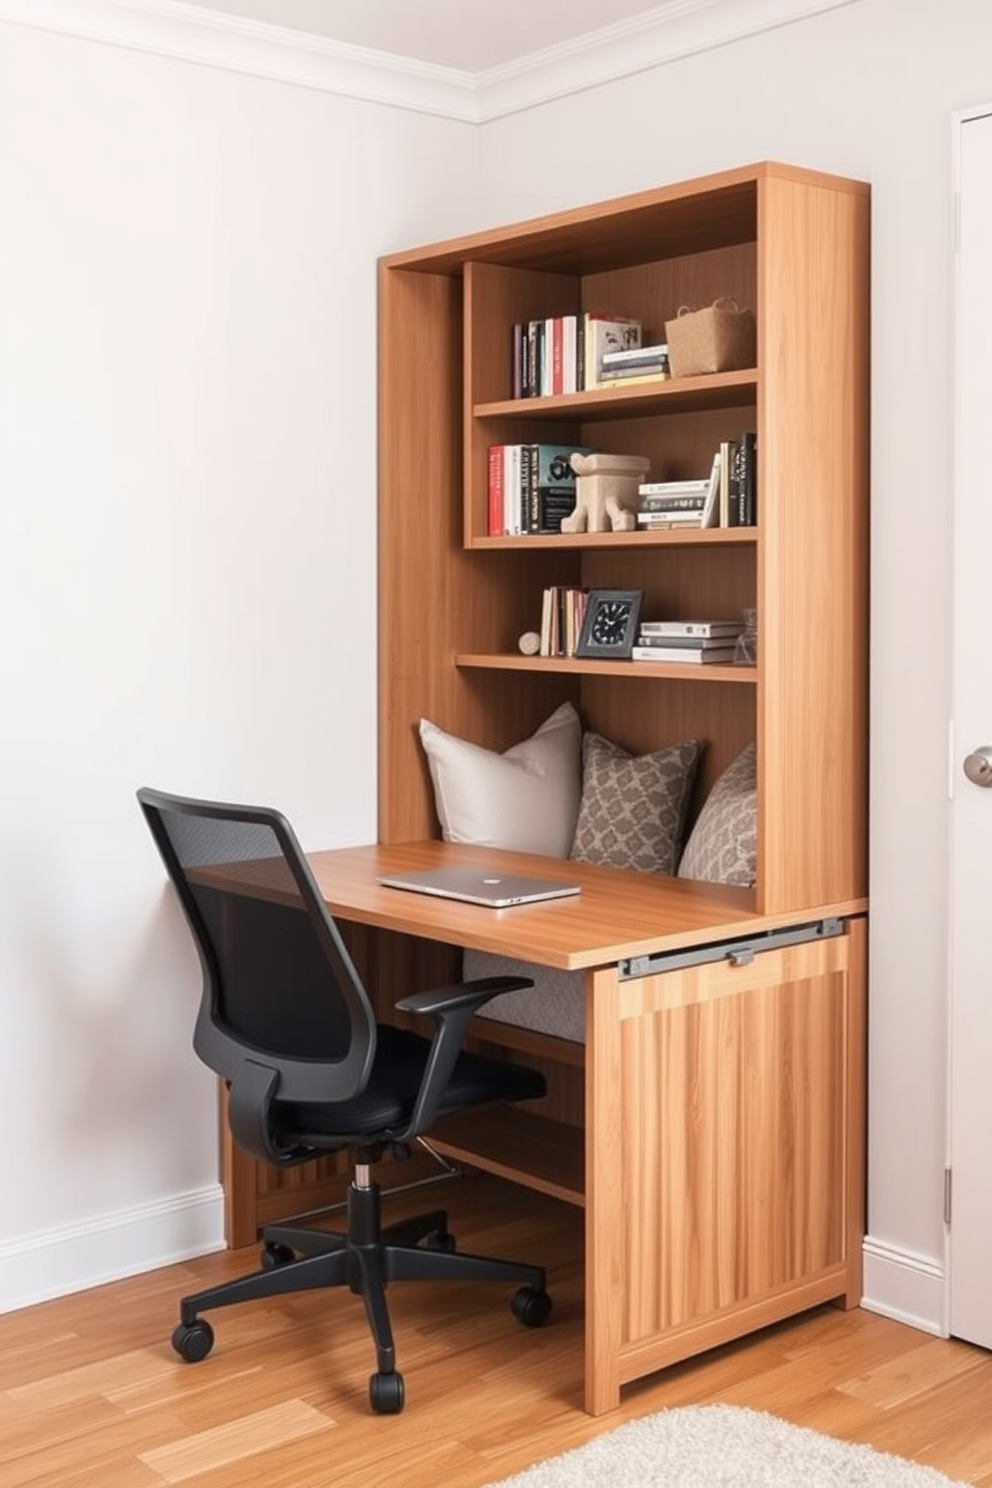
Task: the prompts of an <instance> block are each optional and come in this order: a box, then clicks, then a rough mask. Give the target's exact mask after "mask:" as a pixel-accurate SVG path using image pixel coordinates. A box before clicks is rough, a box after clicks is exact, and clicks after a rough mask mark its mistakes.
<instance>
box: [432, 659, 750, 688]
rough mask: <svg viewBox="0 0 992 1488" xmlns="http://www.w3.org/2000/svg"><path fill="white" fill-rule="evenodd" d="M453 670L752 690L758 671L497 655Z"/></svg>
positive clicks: (460, 661) (465, 662)
mask: <svg viewBox="0 0 992 1488" xmlns="http://www.w3.org/2000/svg"><path fill="white" fill-rule="evenodd" d="M455 666H456V667H463V668H465V669H472V668H474V669H476V670H479V671H498V672H556V673H559V674H560V675H563V676H573V677H615V678H618V679H622V680H623V681H624V682H650V681H670V682H675V681H678V682H719V683H725V682H735V683H744V684H745V685H750V686H752V687H753V686H754V685H755V684H756V682H757V680H758V671H759V668H758V667H753V666H693V665H688V666H686V665H679V664H678V663H674V662H673V663H669V664H667V665H666V664H662V663H660V662H653V661H596V660H594V659H592V658H587V657H575V656H518V655H514V654H513V652H500V653H496V654H494V655H491V656H471V655H460V654H459V655H456V657H455Z"/></svg>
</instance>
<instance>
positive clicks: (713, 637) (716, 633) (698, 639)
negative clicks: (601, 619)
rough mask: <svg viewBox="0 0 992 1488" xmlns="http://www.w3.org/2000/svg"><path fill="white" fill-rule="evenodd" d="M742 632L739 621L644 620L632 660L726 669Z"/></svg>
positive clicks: (741, 624)
mask: <svg viewBox="0 0 992 1488" xmlns="http://www.w3.org/2000/svg"><path fill="white" fill-rule="evenodd" d="M743 629H744V623H743V621H741V620H644V621H642V622H641V626H640V629H639V630H638V632H637V640H636V642H635V643H634V648H633V650H632V652H631V658H632V660H634V661H655V662H659V661H660V662H664V663H666V665H667V664H669V663H672V662H674V663H675V664H676V665H678V666H682V665H686V666H706V665H717V666H719V665H721V664H722V665H726V664H727V663H728V662H732V661H733V659H734V652H735V650H736V647H737V637H738V636H739V635H740V634H741V632H742V630H743Z"/></svg>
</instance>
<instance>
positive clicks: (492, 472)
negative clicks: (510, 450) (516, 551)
mask: <svg viewBox="0 0 992 1488" xmlns="http://www.w3.org/2000/svg"><path fill="white" fill-rule="evenodd" d="M488 524H489V525H488V532H489V536H490V537H501V536H502V533H503V446H502V445H501V444H491V445H490V446H489V510H488Z"/></svg>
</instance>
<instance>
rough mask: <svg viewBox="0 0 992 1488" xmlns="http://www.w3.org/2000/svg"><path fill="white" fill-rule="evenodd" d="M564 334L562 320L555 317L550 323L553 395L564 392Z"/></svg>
mask: <svg viewBox="0 0 992 1488" xmlns="http://www.w3.org/2000/svg"><path fill="white" fill-rule="evenodd" d="M564 334H565V328H564V324H563V322H562V318H561V316H560V315H556V316H555V317H554V320H553V321H552V322H551V391H552V392H553V393H563V392H564V391H565V355H564Z"/></svg>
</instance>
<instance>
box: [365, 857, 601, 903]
mask: <svg viewBox="0 0 992 1488" xmlns="http://www.w3.org/2000/svg"><path fill="white" fill-rule="evenodd" d="M379 883H381V884H382V885H383V886H384V887H385V888H387V889H411V890H412V891H413V892H414V893H415V894H432V895H434V897H435V898H438V899H461V900H464V902H465V903H466V904H484V905H488V907H489V908H490V909H506V908H507V907H508V906H509V905H511V904H537V903H539V902H540V901H541V900H542V899H567V898H568V897H569V896H570V895H572V894H577V893H578V892H579V886H578V884H576V883H554V882H552V881H550V880H548V879H546V878H526V877H524V876H523V875H521V874H519V873H498V872H486V871H485V870H484V869H479V868H460V867H453V868H423V869H420V870H419V871H417V872H411V873H392V874H389V875H388V876H386V877H383V878H380V879H379Z"/></svg>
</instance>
